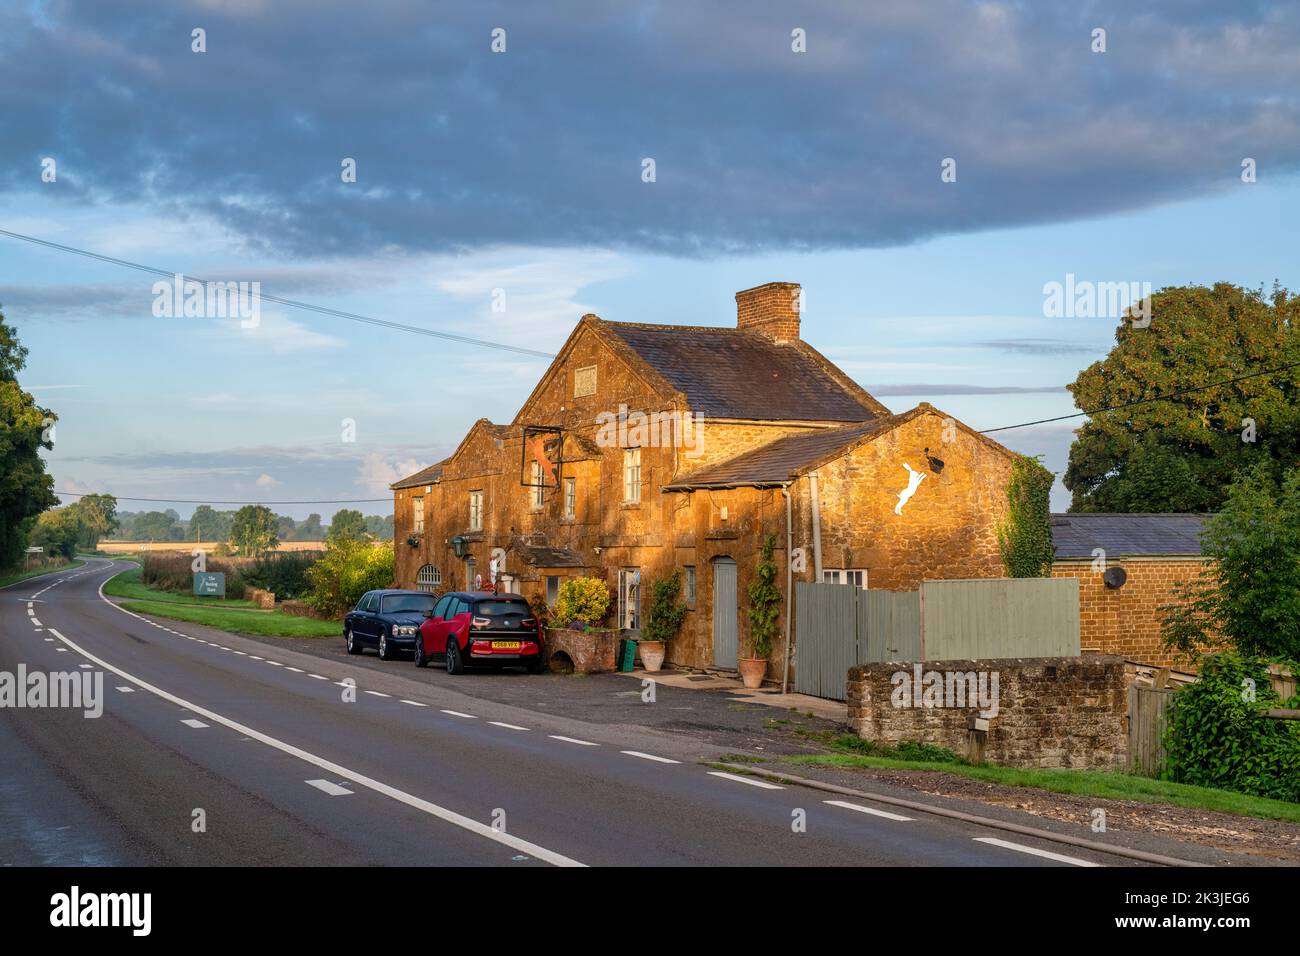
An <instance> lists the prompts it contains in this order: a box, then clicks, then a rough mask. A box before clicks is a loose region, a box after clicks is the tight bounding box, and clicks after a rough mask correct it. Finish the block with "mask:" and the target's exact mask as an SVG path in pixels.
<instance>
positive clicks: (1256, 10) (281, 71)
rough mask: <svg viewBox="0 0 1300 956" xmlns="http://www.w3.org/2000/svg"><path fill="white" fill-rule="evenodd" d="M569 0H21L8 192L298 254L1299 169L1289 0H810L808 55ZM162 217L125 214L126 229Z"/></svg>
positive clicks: (915, 207) (648, 11) (848, 239)
mask: <svg viewBox="0 0 1300 956" xmlns="http://www.w3.org/2000/svg"><path fill="white" fill-rule="evenodd" d="M561 9H562V13H559V14H557V12H556V10H555V9H554V8H553V7H552V6H550V5H542V4H536V5H518V4H507V3H505V2H504V0H498V2H493V0H485V2H483V3H480V4H444V5H437V6H436V7H429V6H426V5H424V4H418V3H412V2H409V0H387V2H382V0H377V2H376V3H374V4H355V3H350V2H346V0H332V2H313V3H307V2H306V0H286V2H283V3H275V4H271V3H265V2H262V0H241V2H239V3H217V2H216V0H204V2H203V3H202V4H201V5H196V3H195V2H189V3H183V2H177V3H163V2H161V0H155V2H142V3H133V4H124V3H120V2H103V0H63V2H60V3H58V4H10V5H8V6H7V7H6V8H5V9H4V10H3V12H0V104H3V107H4V115H5V117H6V120H7V123H6V131H5V132H6V134H5V136H4V137H0V192H3V191H6V190H7V191H10V192H12V193H22V194H26V195H34V194H35V195H40V196H42V197H44V198H50V197H57V199H58V200H71V201H78V200H79V201H81V202H83V203H92V204H95V205H98V206H101V207H105V208H113V207H115V206H119V205H124V204H133V203H145V204H148V205H150V206H151V207H153V208H154V209H155V210H156V211H157V213H158V216H159V218H160V219H161V220H162V221H164V222H166V223H167V224H168V226H167V229H168V231H167V232H166V233H165V235H167V236H169V237H172V238H170V239H169V241H171V242H188V241H190V239H191V238H196V239H200V240H201V239H202V234H201V233H202V229H201V225H202V224H204V223H207V222H213V223H215V224H216V232H215V234H216V235H220V236H222V237H228V238H230V239H233V240H234V241H235V242H236V243H242V244H243V245H244V246H246V247H249V248H250V249H251V248H264V249H270V250H275V251H280V252H284V253H289V254H294V255H304V254H310V255H313V256H317V255H325V254H328V255H338V256H344V257H348V256H366V257H368V256H371V255H377V256H383V255H390V254H391V255H398V256H400V255H403V254H407V253H410V252H412V251H431V250H437V251H443V252H451V253H457V254H459V253H462V252H464V251H466V250H471V249H484V248H493V247H496V246H500V245H503V244H522V245H529V246H566V247H582V248H593V247H599V248H617V247H631V248H636V249H642V250H651V251H657V252H664V253H669V254H672V255H685V256H694V255H720V254H727V253H733V252H741V251H750V252H755V251H783V250H784V251H789V250H808V249H826V248H861V247H879V246H887V245H897V244H903V243H909V242H915V241H918V240H923V239H926V238H928V237H932V236H936V235H941V234H945V233H952V232H965V231H974V230H983V229H989V228H997V227H1006V226H1017V225H1026V224H1037V223H1044V222H1057V221H1068V220H1074V219H1080V218H1092V217H1096V216H1098V215H1104V214H1107V213H1114V212H1119V211H1127V210H1132V209H1137V208H1142V207H1146V206H1150V205H1153V204H1158V203H1166V202H1171V201H1175V200H1179V199H1183V198H1186V197H1189V196H1194V195H1203V194H1206V193H1210V192H1214V191H1222V190H1226V189H1229V188H1240V186H1241V184H1240V181H1239V179H1238V173H1239V164H1240V161H1241V158H1242V157H1243V155H1250V156H1254V157H1256V158H1258V159H1260V162H1261V169H1267V171H1268V174H1269V175H1270V176H1280V175H1284V174H1287V173H1288V172H1294V171H1295V170H1296V169H1297V168H1298V166H1300V58H1297V57H1296V56H1295V55H1294V51H1295V50H1296V49H1297V48H1300V10H1297V8H1296V7H1295V6H1294V5H1291V4H1286V3H1269V2H1263V0H1261V2H1256V3H1249V4H1234V5H1231V6H1230V7H1224V6H1221V5H1211V4H1187V3H1181V2H1173V0H1166V2H1156V3H1153V4H1150V5H1145V6H1144V7H1143V11H1142V14H1141V15H1140V16H1135V15H1134V14H1133V12H1132V9H1131V5H1130V4H1127V3H1123V2H1120V0H1100V2H1097V3H1088V4H1081V5H1075V6H1068V5H1057V4H1050V5H1049V4H1006V3H979V4H971V3H968V2H965V0H928V2H917V3H912V4H907V5H906V7H905V8H896V7H895V5H887V4H843V3H839V2H833V0H822V2H819V3H810V4H806V5H801V6H800V8H799V10H798V14H797V18H795V19H797V21H798V23H797V25H798V26H801V27H803V28H804V29H805V30H806V31H807V36H808V50H807V52H806V53H802V54H796V53H793V52H792V51H791V49H790V29H791V26H792V22H793V21H792V15H791V13H790V12H789V7H788V5H787V4H784V3H779V2H777V0H746V2H740V0H732V2H721V3H717V4H708V5H684V4H651V5H639V6H638V7H636V8H635V9H633V8H630V7H626V6H620V5H609V4H603V3H599V2H597V0H568V2H565V3H563V4H562V5H561ZM196 18H197V19H199V20H201V21H202V22H203V24H204V25H205V28H206V29H207V31H208V50H209V52H208V53H206V54H195V53H192V52H191V51H190V48H189V43H188V37H189V32H190V30H191V29H192V27H193V26H194V23H195V22H196ZM496 23H501V24H504V25H505V26H506V27H507V32H508V45H507V52H506V53H504V54H493V53H491V52H490V50H489V36H488V30H489V25H491V24H496ZM1097 24H1106V25H1107V26H1108V30H1109V34H1108V49H1107V52H1105V53H1103V54H1095V53H1092V52H1091V51H1090V49H1089V43H1090V35H1091V30H1092V29H1093V27H1095V26H1096V25H1097ZM178 38H179V39H178ZM579 51H580V55H579ZM323 62H327V63H329V64H330V69H329V71H328V72H327V73H322V72H321V70H320V69H319V65H320V64H321V63H323ZM51 154H53V155H54V156H55V158H56V159H57V160H58V163H59V179H58V182H57V183H52V184H44V183H41V182H40V178H39V175H38V166H37V165H36V164H37V162H38V159H39V157H42V156H46V155H51ZM345 157H346V158H352V159H355V160H356V163H357V177H358V178H357V182H356V183H355V184H345V183H343V182H342V181H341V179H340V175H339V173H340V169H341V166H340V164H341V162H342V160H343V159H344V158H345ZM646 157H650V158H653V159H654V160H655V162H656V169H657V181H655V182H653V183H646V182H643V181H642V179H641V171H642V165H641V164H642V160H643V159H644V158H646ZM946 157H952V158H954V159H956V161H957V168H958V179H957V182H955V183H941V182H940V178H939V164H940V161H941V160H942V159H944V158H946ZM37 191H40V192H39V193H38V192H37ZM157 239H158V233H156V232H154V231H152V230H149V229H135V230H134V231H132V230H131V229H130V228H128V229H125V230H119V231H118V232H117V233H116V234H115V243H116V244H115V245H113V246H112V248H113V249H115V250H117V254H119V255H129V254H130V253H131V252H132V251H133V250H137V249H140V248H144V247H147V246H148V245H150V244H151V243H156V242H157Z"/></svg>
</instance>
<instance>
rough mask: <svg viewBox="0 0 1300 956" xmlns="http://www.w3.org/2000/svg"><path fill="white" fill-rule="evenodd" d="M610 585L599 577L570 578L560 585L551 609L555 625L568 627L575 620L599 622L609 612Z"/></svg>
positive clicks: (552, 621) (552, 623) (588, 622)
mask: <svg viewBox="0 0 1300 956" xmlns="http://www.w3.org/2000/svg"><path fill="white" fill-rule="evenodd" d="M609 604H610V594H609V587H608V586H607V585H606V584H605V582H604V581H602V580H600V579H599V578H569V579H568V580H567V581H565V582H564V583H563V584H561V585H560V594H559V597H557V598H556V599H555V608H554V609H553V610H552V611H551V625H552V626H553V627H568V626H569V625H570V624H572V623H573V622H575V621H581V622H583V623H586V624H599V623H600V622H601V621H603V620H604V619H605V615H606V614H608V613H609Z"/></svg>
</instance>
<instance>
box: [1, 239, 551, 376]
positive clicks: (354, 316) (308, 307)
mask: <svg viewBox="0 0 1300 956" xmlns="http://www.w3.org/2000/svg"><path fill="white" fill-rule="evenodd" d="M0 236H8V237H9V238H10V239H21V240H22V241H23V242H30V243H33V244H34V245H38V246H44V247H45V248H47V249H54V250H56V251H58V252H68V253H72V254H73V255H77V256H85V257H86V258H87V259H96V260H98V261H99V262H107V263H109V264H110V265H115V266H122V267H123V268H126V269H136V270H138V271H140V272H147V273H149V274H150V275H156V276H163V277H165V278H168V279H171V278H173V277H174V276H177V275H179V276H181V278H183V279H191V280H193V281H195V282H205V283H206V282H207V280H206V279H200V278H198V277H197V276H192V275H186V274H185V273H183V272H180V273H178V272H176V271H175V270H171V271H168V270H166V269H159V268H156V267H154V266H147V265H144V264H142V263H139V262H131V261H129V260H127V259H115V258H114V257H113V256H105V255H101V254H100V253H98V252H91V251H89V250H88V249H77V248H76V247H74V246H65V245H61V244H59V243H57V242H50V241H49V240H48V239H38V238H37V237H36V236H26V235H23V234H22V233H21V232H10V231H9V230H8V229H0ZM258 298H260V299H263V300H265V301H267V302H274V303H276V304H278V305H284V306H288V307H289V308H291V309H303V310H304V311H307V312H318V313H320V314H321V315H330V316H334V317H335V318H338V319H347V320H348V321H349V322H362V323H365V324H366V325H377V326H379V327H381V328H385V329H394V330H396V331H398V332H413V333H415V334H416V335H428V336H431V337H432V338H436V339H446V340H447V341H450V342H461V343H463V344H465V345H477V346H479V347H481V348H488V349H498V350H500V351H502V352H515V353H517V354H519V355H532V356H535V357H537V358H547V359H549V358H555V356H554V355H553V354H551V353H550V352H539V351H537V350H536V349H526V348H523V347H522V346H519V345H507V344H506V343H504V342H491V341H489V340H487V339H476V338H473V337H471V336H468V335H456V334H454V333H452V332H439V331H437V330H436V329H425V328H421V327H420V326H418V325H405V324H403V323H401V322H390V321H389V320H387V319H376V318H374V317H373V316H369V315H359V314H358V313H356V312H343V311H340V310H339V309H331V308H328V307H327V306H323V305H313V304H311V303H310V302H300V301H299V300H297V299H286V298H284V297H283V296H278V295H271V294H269V293H266V292H260V293H258Z"/></svg>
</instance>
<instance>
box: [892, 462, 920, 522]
mask: <svg viewBox="0 0 1300 956" xmlns="http://www.w3.org/2000/svg"><path fill="white" fill-rule="evenodd" d="M903 467H904V468H906V469H907V487H906V488H904V489H903V490H902V491H900V492H899V493H898V504H896V505H894V514H896V515H902V513H903V505H905V504H907V503H908V502H909V501H910V500H911V499H912V495H914V494H916V489H917V488H918V487H919V486H920V484H921V482H922V481H924V480H925V472H923V471H917V470H916V469H915V468H913V467H912V466H911V465H909V464H908V463H907V462H903Z"/></svg>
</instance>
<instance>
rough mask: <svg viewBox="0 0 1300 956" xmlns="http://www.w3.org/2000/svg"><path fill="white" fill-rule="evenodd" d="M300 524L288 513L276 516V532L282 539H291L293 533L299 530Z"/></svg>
mask: <svg viewBox="0 0 1300 956" xmlns="http://www.w3.org/2000/svg"><path fill="white" fill-rule="evenodd" d="M297 527H298V524H297V522H296V521H294V520H293V519H292V518H290V517H289V516H288V515H276V516H275V533H276V534H277V535H278V536H279V538H280V540H281V541H291V540H292V539H293V533H294V531H295V530H297Z"/></svg>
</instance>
